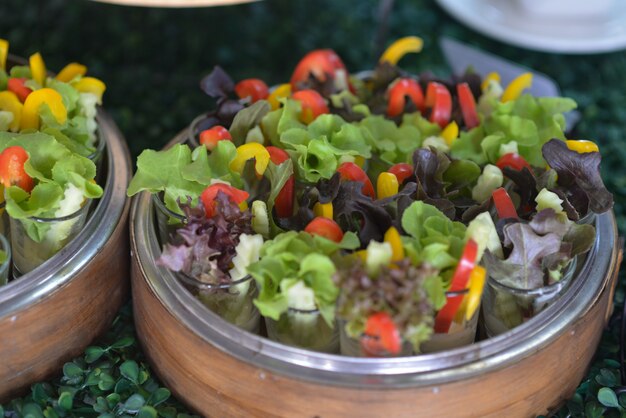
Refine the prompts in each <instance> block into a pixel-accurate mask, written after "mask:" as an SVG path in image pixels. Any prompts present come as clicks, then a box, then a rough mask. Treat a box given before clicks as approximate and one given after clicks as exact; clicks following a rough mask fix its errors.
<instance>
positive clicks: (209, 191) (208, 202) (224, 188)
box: [200, 183, 250, 218]
mask: <svg viewBox="0 0 626 418" xmlns="http://www.w3.org/2000/svg"><path fill="white" fill-rule="evenodd" d="M219 192H222V193H225V194H226V195H227V196H228V198H229V200H230V201H231V202H234V203H236V204H238V205H241V204H242V203H243V202H245V201H246V199H247V198H248V197H250V194H249V193H248V192H246V191H243V190H239V189H237V188H235V187H233V186H230V185H228V184H224V183H215V184H212V185H210V186H208V187H207V188H206V189H204V191H203V192H202V194H201V195H200V200H201V201H202V204H203V205H204V213H205V214H206V217H207V218H211V217H213V215H215V210H216V206H217V202H216V201H215V198H216V197H217V194H218V193H219Z"/></svg>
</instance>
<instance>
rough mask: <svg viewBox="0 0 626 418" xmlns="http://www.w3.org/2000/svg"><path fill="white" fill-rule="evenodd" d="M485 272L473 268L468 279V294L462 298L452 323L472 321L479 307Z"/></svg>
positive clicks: (479, 268) (479, 267)
mask: <svg viewBox="0 0 626 418" xmlns="http://www.w3.org/2000/svg"><path fill="white" fill-rule="evenodd" d="M486 278H487V271H486V270H485V268H484V267H482V266H476V267H474V270H472V273H471V274H470V278H469V287H468V292H467V294H466V295H465V297H464V298H463V302H462V303H461V307H460V308H459V310H458V311H457V313H456V316H455V317H454V322H456V323H459V324H461V323H462V322H463V320H466V321H469V320H470V319H472V317H473V316H474V314H475V313H476V311H477V310H478V308H479V307H480V299H481V297H482V294H483V289H484V287H485V281H486Z"/></svg>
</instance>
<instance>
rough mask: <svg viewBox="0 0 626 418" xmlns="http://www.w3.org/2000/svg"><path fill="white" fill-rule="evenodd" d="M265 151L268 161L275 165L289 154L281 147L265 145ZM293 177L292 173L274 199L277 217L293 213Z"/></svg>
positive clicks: (285, 159)
mask: <svg viewBox="0 0 626 418" xmlns="http://www.w3.org/2000/svg"><path fill="white" fill-rule="evenodd" d="M265 149H267V152H269V153H270V161H271V162H273V163H274V164H276V165H279V164H282V163H284V162H285V161H287V160H288V159H289V154H287V152H286V151H285V150H283V149H280V148H277V147H273V146H270V147H266V148H265ZM295 184H296V182H295V179H294V176H293V174H292V175H291V176H290V177H289V179H288V180H287V181H286V182H285V185H284V186H283V188H282V189H280V192H278V195H277V196H276V200H274V208H276V214H277V215H278V217H279V218H287V217H289V216H291V215H293V193H294V189H295Z"/></svg>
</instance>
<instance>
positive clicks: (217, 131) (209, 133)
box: [200, 125, 233, 151]
mask: <svg viewBox="0 0 626 418" xmlns="http://www.w3.org/2000/svg"><path fill="white" fill-rule="evenodd" d="M224 140H226V141H232V140H233V137H232V136H230V132H228V129H226V128H224V127H223V126H221V125H215V126H213V127H212V128H209V129H205V130H204V131H202V132H200V143H201V144H202V145H204V146H205V147H206V148H207V149H208V150H209V151H213V150H214V149H215V147H217V143H218V142H219V141H224Z"/></svg>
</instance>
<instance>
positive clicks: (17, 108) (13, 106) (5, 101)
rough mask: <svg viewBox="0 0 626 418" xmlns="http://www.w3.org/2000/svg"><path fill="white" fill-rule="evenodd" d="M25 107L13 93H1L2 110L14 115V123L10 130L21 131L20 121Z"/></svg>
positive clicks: (10, 125)
mask: <svg viewBox="0 0 626 418" xmlns="http://www.w3.org/2000/svg"><path fill="white" fill-rule="evenodd" d="M23 108H24V105H23V104H22V102H20V99H18V98H17V95H16V94H15V93H13V92H12V91H8V90H7V91H3V92H0V110H5V111H7V112H11V113H13V121H11V123H10V124H9V130H10V131H12V132H17V131H19V129H20V121H21V120H22V109H23Z"/></svg>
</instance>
